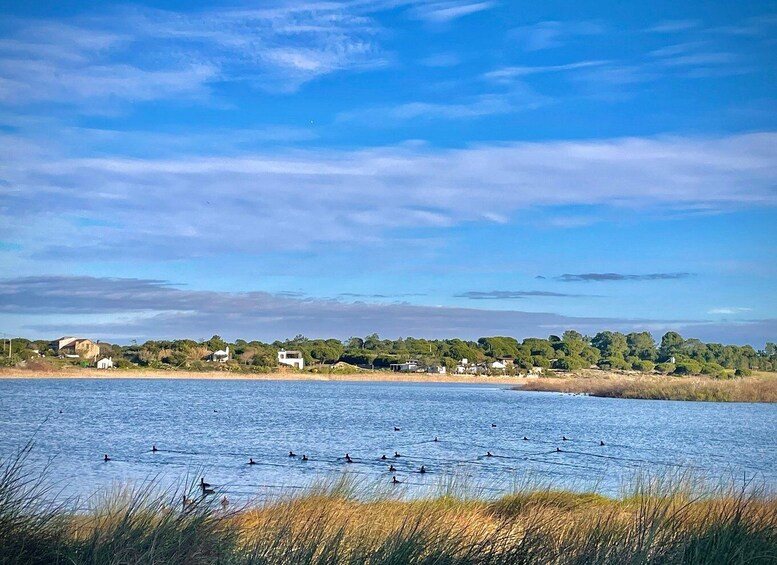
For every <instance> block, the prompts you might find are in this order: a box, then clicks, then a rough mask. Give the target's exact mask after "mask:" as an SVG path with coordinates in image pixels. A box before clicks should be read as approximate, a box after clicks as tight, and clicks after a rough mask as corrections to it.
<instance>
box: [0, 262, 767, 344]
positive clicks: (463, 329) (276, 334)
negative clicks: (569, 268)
mask: <svg viewBox="0 0 777 565" xmlns="http://www.w3.org/2000/svg"><path fill="white" fill-rule="evenodd" d="M18 314H22V315H24V316H25V320H26V321H25V323H24V325H23V326H22V327H19V328H15V331H18V332H19V333H20V334H24V335H27V336H30V337H36V336H40V337H49V338H50V337H52V336H56V335H62V334H77V335H86V336H90V337H92V338H95V339H98V338H99V339H109V340H119V341H128V340H131V339H160V338H167V339H172V338H183V337H191V338H195V339H197V338H200V337H202V336H207V335H212V334H213V333H218V334H219V335H223V336H224V337H227V338H228V339H236V338H238V337H241V338H244V339H263V340H267V341H272V340H275V339H279V338H283V337H290V336H293V335H297V334H299V333H302V334H305V335H307V336H309V337H336V338H340V339H345V338H347V337H349V336H351V335H368V334H370V333H373V332H378V333H379V334H381V335H385V336H400V335H402V336H407V335H414V336H425V337H434V338H452V337H460V338H466V339H474V338H477V337H479V336H482V335H512V336H516V337H518V338H522V337H529V336H540V337H544V336H547V335H548V334H550V333H556V334H558V333H561V332H563V331H564V330H565V329H570V328H574V329H577V330H578V331H581V332H583V333H587V334H593V333H596V332H597V331H601V330H604V329H610V330H619V331H626V332H628V331H639V330H650V331H653V332H662V331H668V330H670V329H672V330H677V331H682V332H684V333H685V334H686V336H688V337H690V335H694V336H697V337H702V338H704V339H713V340H717V341H723V342H732V343H754V344H762V343H764V340H765V339H768V338H769V337H770V336H773V335H774V333H775V330H777V320H755V321H748V322H741V321H740V322H729V323H708V322H694V321H682V320H677V321H659V320H639V319H637V320H634V319H624V318H606V317H602V318H584V317H569V316H561V315H558V314H552V313H536V312H521V311H517V310H504V311H499V310H480V309H474V308H453V307H432V306H417V305H410V304H374V303H364V302H342V301H338V300H328V299H311V298H300V297H296V296H288V295H286V294H271V293H267V292H261V291H254V292H214V291H202V290H189V289H185V288H181V287H180V286H178V285H174V284H171V283H169V282H167V281H161V280H148V279H119V278H96V277H70V276H44V277H20V278H14V279H0V317H1V316H8V315H18ZM36 315H37V316H36ZM39 318H40V319H39ZM53 318H58V319H59V320H60V321H58V322H52V319H53ZM95 320H97V321H95ZM5 327H6V328H8V325H7V324H6V325H5ZM688 332H690V334H688Z"/></svg>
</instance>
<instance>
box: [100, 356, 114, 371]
mask: <svg viewBox="0 0 777 565" xmlns="http://www.w3.org/2000/svg"><path fill="white" fill-rule="evenodd" d="M97 368H98V369H113V358H112V357H103V358H102V359H100V360H99V361H98V362H97Z"/></svg>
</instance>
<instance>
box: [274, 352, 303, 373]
mask: <svg viewBox="0 0 777 565" xmlns="http://www.w3.org/2000/svg"><path fill="white" fill-rule="evenodd" d="M278 363H280V364H281V365H290V366H291V367H294V368H295V369H303V368H304V367H305V358H304V357H303V356H302V352H301V351H286V350H285V349H281V350H280V351H279V352H278Z"/></svg>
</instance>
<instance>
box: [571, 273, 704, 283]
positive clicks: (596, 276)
mask: <svg viewBox="0 0 777 565" xmlns="http://www.w3.org/2000/svg"><path fill="white" fill-rule="evenodd" d="M692 276H693V274H692V273H647V274H644V275H626V274H622V273H582V274H577V275H573V274H568V273H567V274H563V275H561V276H560V277H556V280H558V281H561V282H592V281H593V282H609V281H670V280H678V279H687V278H689V277H692Z"/></svg>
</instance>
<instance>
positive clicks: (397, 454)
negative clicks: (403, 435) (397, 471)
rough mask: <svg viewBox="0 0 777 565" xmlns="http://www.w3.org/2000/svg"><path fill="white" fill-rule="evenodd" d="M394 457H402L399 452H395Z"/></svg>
mask: <svg viewBox="0 0 777 565" xmlns="http://www.w3.org/2000/svg"><path fill="white" fill-rule="evenodd" d="M394 457H402V456H401V455H400V454H399V451H395V452H394Z"/></svg>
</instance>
